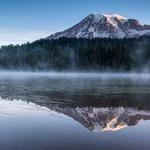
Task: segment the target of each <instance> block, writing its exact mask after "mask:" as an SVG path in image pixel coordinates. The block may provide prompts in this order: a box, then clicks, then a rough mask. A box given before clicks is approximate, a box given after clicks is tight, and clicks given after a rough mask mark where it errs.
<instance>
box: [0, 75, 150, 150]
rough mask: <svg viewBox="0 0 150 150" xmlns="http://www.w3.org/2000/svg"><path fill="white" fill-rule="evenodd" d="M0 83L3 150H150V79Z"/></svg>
mask: <svg viewBox="0 0 150 150" xmlns="http://www.w3.org/2000/svg"><path fill="white" fill-rule="evenodd" d="M133 78H134V77H132V78H129V77H128V76H127V77H125V76H123V77H122V78H116V77H112V78H107V80H106V78H105V79H104V78H101V77H98V76H97V77H94V78H93V77H91V78H88V77H85V78H83V77H82V78H78V77H77V78H68V77H61V78H58V77H49V76H35V77H31V76H30V77H29V76H28V77H19V78H12V77H11V78H10V77H8V76H6V77H4V76H3V77H0V133H1V134H0V149H5V150H17V149H21V150H26V149H31V150H32V149H36V150H43V149H53V150H55V149H56V150H57V149H58V150H60V149H65V150H66V149H68V150H69V149H72V150H82V149H83V148H84V147H85V146H86V149H87V150H91V149H94V150H99V149H100V148H101V149H108V150H109V149H115V150H120V149H122V150H126V149H128V150H132V149H136V150H141V149H144V150H149V147H150V143H149V139H150V134H149V129H150V100H149V97H150V82H149V78H146V79H144V78H139V79H133Z"/></svg>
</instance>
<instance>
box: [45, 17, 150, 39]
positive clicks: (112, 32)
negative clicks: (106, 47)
mask: <svg viewBox="0 0 150 150" xmlns="http://www.w3.org/2000/svg"><path fill="white" fill-rule="evenodd" d="M143 35H150V25H142V24H141V23H140V22H139V21H138V20H136V19H127V18H126V17H123V16H120V15H117V14H90V15H89V16H87V17H86V18H85V19H83V20H82V21H81V22H80V23H78V24H76V25H74V26H73V27H71V28H69V29H67V30H65V31H63V32H58V33H55V34H52V35H51V36H49V37H47V38H46V39H58V38H60V37H67V38H119V39H121V38H133V37H139V36H143Z"/></svg>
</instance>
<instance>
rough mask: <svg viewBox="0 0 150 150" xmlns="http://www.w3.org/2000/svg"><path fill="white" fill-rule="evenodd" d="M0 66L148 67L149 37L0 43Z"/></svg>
mask: <svg viewBox="0 0 150 150" xmlns="http://www.w3.org/2000/svg"><path fill="white" fill-rule="evenodd" d="M0 69H15V70H33V71H34V70H47V71H49V70H56V71H109V70H112V71H131V70H134V71H143V70H150V37H149V36H144V37H140V38H133V39H98V38H97V39H75V38H60V39H57V40H39V41H35V42H33V43H27V44H23V45H21V46H19V45H16V46H14V45H9V46H2V47H1V49H0Z"/></svg>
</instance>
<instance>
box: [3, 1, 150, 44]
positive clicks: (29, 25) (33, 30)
mask: <svg viewBox="0 0 150 150" xmlns="http://www.w3.org/2000/svg"><path fill="white" fill-rule="evenodd" d="M91 13H116V14H120V15H123V16H125V17H127V18H136V19H138V20H140V21H141V22H142V23H144V24H150V1H149V0H1V1H0V45H2V44H10V43H13V44H17V43H24V42H27V41H34V40H36V39H39V38H43V37H46V36H48V35H50V34H52V33H55V32H57V31H61V30H64V29H66V28H68V27H70V26H72V25H74V24H76V23H78V22H79V21H80V20H81V19H83V18H84V17H86V16H87V15H89V14H91Z"/></svg>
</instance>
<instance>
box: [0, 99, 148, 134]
mask: <svg viewBox="0 0 150 150" xmlns="http://www.w3.org/2000/svg"><path fill="white" fill-rule="evenodd" d="M37 113H39V114H40V113H46V114H48V115H49V116H53V117H57V118H58V117H60V118H65V119H68V118H72V119H73V120H74V121H77V122H79V123H80V124H81V125H83V126H84V127H85V128H87V129H89V130H90V131H93V132H101V131H118V130H122V129H124V128H127V127H129V126H136V125H138V123H139V122H140V121H141V120H150V111H148V110H139V109H136V108H131V107H130V108H127V107H126V108H125V107H92V106H88V107H87V106H86V107H69V106H67V107H66V106H65V107H64V106H60V105H58V104H50V105H47V106H46V107H45V106H42V105H41V106H40V104H36V102H34V103H33V102H29V103H28V102H25V101H21V100H8V99H2V98H1V99H0V115H31V114H37Z"/></svg>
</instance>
